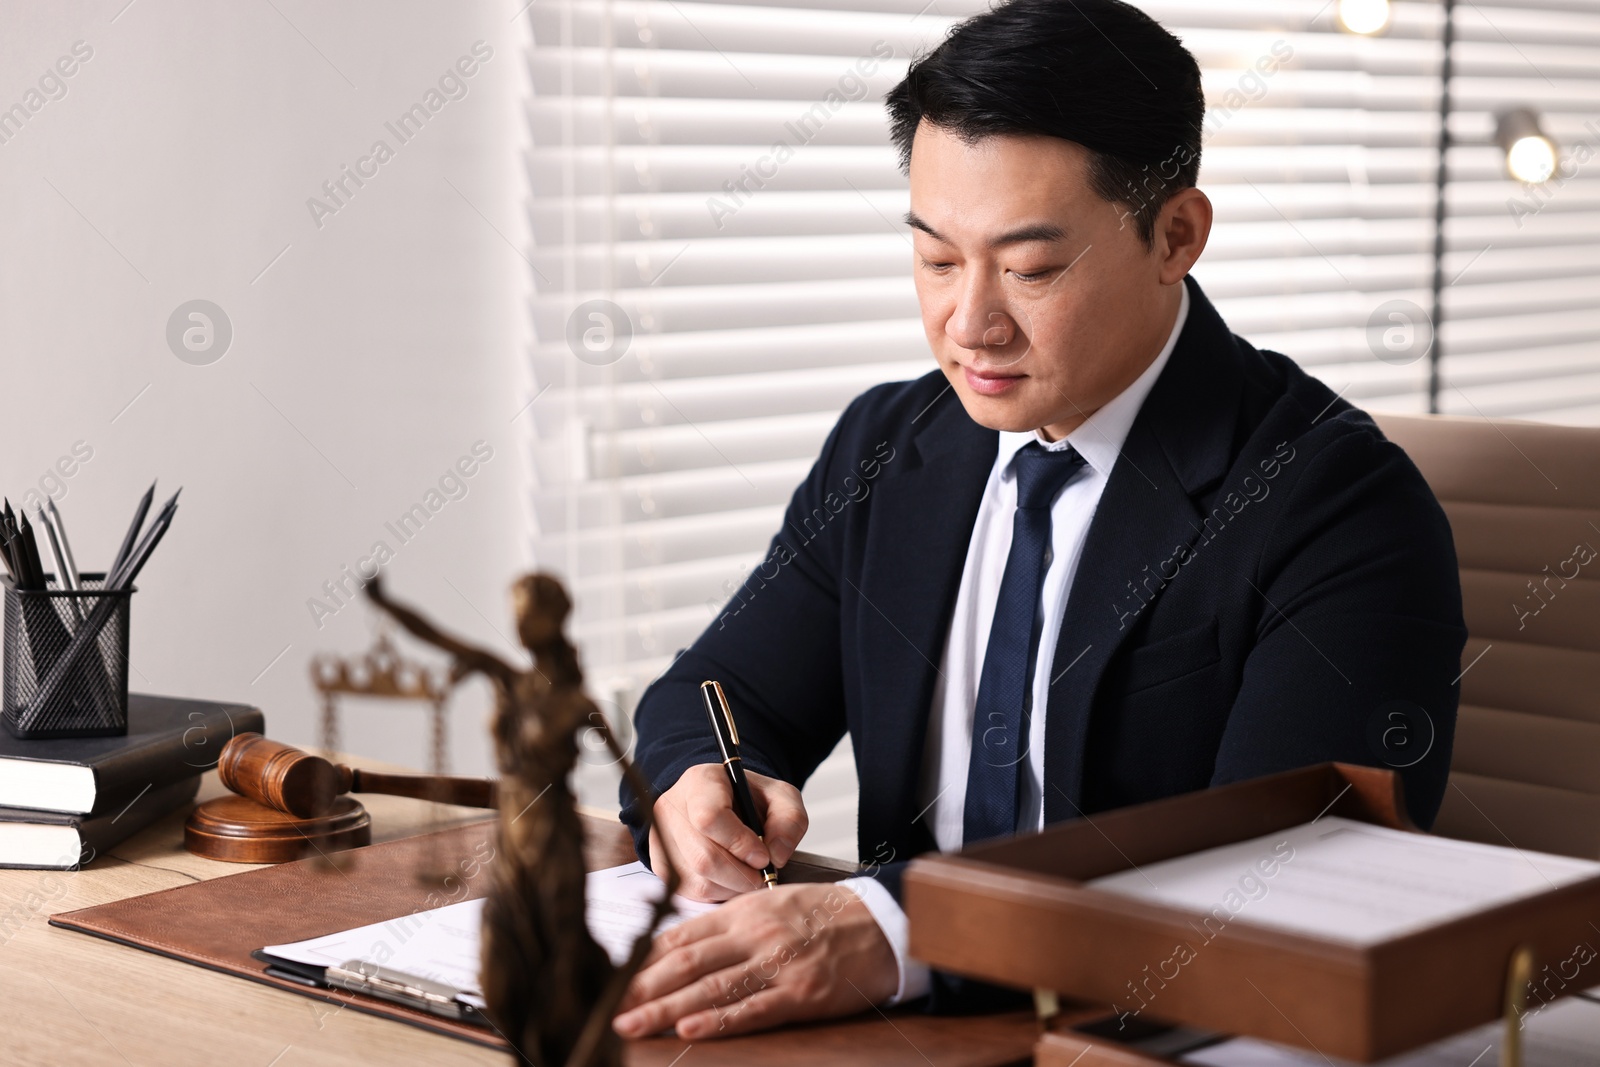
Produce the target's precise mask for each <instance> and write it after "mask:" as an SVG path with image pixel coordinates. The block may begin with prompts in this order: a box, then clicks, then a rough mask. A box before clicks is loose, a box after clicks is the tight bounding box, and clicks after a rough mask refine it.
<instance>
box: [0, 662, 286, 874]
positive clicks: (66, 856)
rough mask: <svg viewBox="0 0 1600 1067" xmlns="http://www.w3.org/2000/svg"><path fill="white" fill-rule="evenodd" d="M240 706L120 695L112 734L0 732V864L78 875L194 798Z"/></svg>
mask: <svg viewBox="0 0 1600 1067" xmlns="http://www.w3.org/2000/svg"><path fill="white" fill-rule="evenodd" d="M262 729H263V721H262V716H261V711H260V709H258V708H253V707H250V706H249V705H246V704H219V703H214V702H212V701H205V700H181V699H179V698H177V697H163V696H151V695H149V694H146V693H130V694H128V732H127V734H126V735H124V736H117V737H73V738H59V739H54V740H26V741H25V740H19V739H17V738H15V737H12V736H10V735H9V734H8V733H6V732H5V731H0V867H29V868H48V869H54V870H71V869H76V868H78V867H80V866H82V865H84V864H87V863H89V862H90V861H91V860H93V859H94V858H95V857H96V856H99V855H103V854H104V853H105V852H106V851H107V850H108V849H111V848H113V847H115V846H116V845H118V844H121V843H122V842H123V841H124V840H126V839H127V838H129V837H131V836H133V835H134V834H136V833H138V832H139V831H140V830H142V829H144V828H145V827H146V826H149V825H150V824H151V823H153V822H155V821H156V820H157V819H160V818H161V817H162V816H164V815H167V814H169V813H170V812H173V811H176V810H177V809H179V808H182V807H184V806H186V805H187V804H189V802H190V801H192V800H194V796H195V793H196V792H198V791H199V789H200V776H201V775H202V774H204V773H205V772H206V771H208V770H210V769H211V768H212V767H214V766H216V763H217V757H218V756H219V755H220V754H221V752H222V746H223V745H226V744H227V743H228V741H229V739H231V738H232V737H233V736H234V735H235V734H241V733H245V732H247V731H253V732H256V733H260V732H261V731H262Z"/></svg>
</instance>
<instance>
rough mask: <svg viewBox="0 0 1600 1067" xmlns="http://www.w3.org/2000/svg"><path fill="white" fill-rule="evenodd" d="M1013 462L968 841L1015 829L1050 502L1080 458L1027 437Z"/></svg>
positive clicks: (976, 729) (970, 768)
mask: <svg viewBox="0 0 1600 1067" xmlns="http://www.w3.org/2000/svg"><path fill="white" fill-rule="evenodd" d="M1011 462H1012V464H1013V468H1014V470H1015V471H1016V476H1017V513H1016V517H1015V518H1014V519H1013V520H1012V525H1011V551H1010V553H1009V554H1008V555H1007V556H1006V569H1005V573H1004V575H1003V576H1002V577H1001V579H1000V596H999V598H998V599H997V600H996V601H995V608H994V623H993V624H992V625H991V626H990V628H989V644H988V645H987V647H986V649H985V651H984V653H983V672H982V674H981V675H980V676H979V679H978V701H977V705H976V706H975V708H974V711H973V717H972V756H971V759H970V761H969V763H968V764H967V799H966V805H965V808H964V809H963V812H962V840H963V842H965V843H966V844H971V843H973V842H975V841H982V840H984V839H985V838H990V837H1000V836H1001V835H1004V834H1010V833H1015V832H1016V830H1017V829H1018V827H1017V818H1018V791H1019V786H1020V784H1021V764H1022V761H1023V760H1025V759H1027V756H1028V718H1029V714H1030V712H1031V710H1032V709H1031V707H1030V705H1031V703H1032V697H1033V661H1034V658H1035V656H1036V654H1037V652H1038V648H1039V630H1040V627H1041V626H1042V624H1043V621H1044V620H1043V618H1042V617H1041V614H1040V611H1039V594H1040V591H1041V590H1042V588H1043V586H1044V572H1045V570H1046V569H1047V567H1048V562H1047V555H1046V554H1047V553H1048V551H1049V549H1050V505H1051V504H1052V503H1053V502H1054V501H1055V498H1056V495H1057V494H1058V493H1060V492H1061V490H1062V488H1063V487H1064V486H1065V485H1066V484H1067V483H1068V482H1069V481H1071V480H1072V477H1073V476H1074V475H1075V474H1077V473H1078V471H1080V470H1082V469H1083V464H1084V459H1083V457H1082V456H1080V455H1079V454H1078V453H1077V451H1076V450H1075V449H1073V448H1072V446H1071V445H1068V446H1067V447H1066V448H1064V449H1062V450H1061V451H1059V452H1050V451H1047V450H1046V449H1044V448H1042V447H1040V445H1039V444H1038V442H1036V441H1030V442H1029V443H1028V444H1026V445H1024V446H1023V447H1022V448H1021V449H1020V450H1018V452H1017V454H1016V457H1015V458H1014V459H1013V460H1012V461H1011Z"/></svg>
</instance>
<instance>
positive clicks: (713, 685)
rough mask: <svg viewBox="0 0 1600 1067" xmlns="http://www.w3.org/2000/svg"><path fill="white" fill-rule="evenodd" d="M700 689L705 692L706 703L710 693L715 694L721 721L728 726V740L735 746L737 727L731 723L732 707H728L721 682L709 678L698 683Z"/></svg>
mask: <svg viewBox="0 0 1600 1067" xmlns="http://www.w3.org/2000/svg"><path fill="white" fill-rule="evenodd" d="M700 691H701V692H702V693H704V694H706V700H707V702H708V703H709V702H710V699H711V697H712V695H715V696H716V698H717V705H716V706H717V708H718V709H720V710H721V712H722V721H723V722H724V723H726V724H727V726H728V740H730V741H732V742H733V744H734V746H735V747H737V746H738V744H739V728H738V727H737V726H735V725H734V724H733V709H731V708H729V707H728V698H727V696H726V695H725V694H724V693H723V692H722V683H721V682H719V681H716V680H714V679H709V680H707V681H704V682H701V683H700Z"/></svg>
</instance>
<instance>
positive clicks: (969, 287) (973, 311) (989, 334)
mask: <svg viewBox="0 0 1600 1067" xmlns="http://www.w3.org/2000/svg"><path fill="white" fill-rule="evenodd" d="M945 333H946V334H948V335H949V337H950V339H951V340H952V341H954V342H955V343H956V344H958V345H960V346H961V347H962V348H965V349H968V350H969V351H974V352H981V351H984V350H991V351H993V352H995V353H996V354H998V352H999V350H1001V349H1003V348H1005V346H1006V345H1008V344H1010V343H1011V339H1012V338H1013V337H1015V336H1016V333H1017V325H1016V322H1015V321H1014V320H1013V319H1012V318H1011V315H1010V313H1009V312H1008V311H1007V309H1006V306H1005V301H1004V300H1002V299H1001V298H1000V293H999V291H998V286H997V285H996V284H995V282H994V279H993V278H992V277H982V276H979V275H978V273H977V272H973V273H972V274H969V275H968V276H967V278H966V279H964V284H963V285H962V288H961V291H960V292H959V293H958V294H957V295H956V307H955V311H954V312H952V313H951V315H950V320H949V323H948V325H947V326H946V327H945Z"/></svg>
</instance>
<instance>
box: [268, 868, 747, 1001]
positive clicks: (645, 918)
mask: <svg viewBox="0 0 1600 1067" xmlns="http://www.w3.org/2000/svg"><path fill="white" fill-rule="evenodd" d="M665 888H666V887H665V886H664V885H663V884H662V882H661V879H659V878H657V877H656V876H655V875H654V874H652V873H651V872H650V870H649V868H647V867H645V865H644V864H642V863H627V864H624V865H622V866H621V867H610V868H608V869H606V870H603V871H590V872H589V877H588V881H587V884H586V887H585V892H586V895H587V902H588V911H587V919H588V923H589V932H590V934H592V935H593V936H594V939H595V940H596V941H597V942H599V944H600V947H602V948H604V949H605V950H606V952H607V954H608V955H610V957H611V961H612V962H613V963H616V964H621V963H622V962H623V961H624V960H626V959H627V958H628V953H629V952H630V951H631V950H632V949H633V942H634V940H635V939H636V938H637V937H638V936H639V935H640V934H641V933H643V932H644V931H645V929H646V927H648V926H649V925H650V912H651V908H652V907H653V906H654V904H655V902H656V901H658V900H660V899H661V894H662V892H663V891H664V890H665ZM673 903H674V904H676V905H677V911H676V912H675V913H674V914H671V915H669V916H667V917H666V919H664V920H662V923H661V927H660V929H661V930H666V929H668V928H670V927H673V926H676V925H678V924H679V923H681V922H684V921H685V920H687V919H689V918H690V917H692V916H695V915H701V914H704V913H705V912H707V911H710V910H711V909H712V908H715V907H716V905H715V904H704V903H701V902H699V901H695V900H690V899H688V898H687V897H682V896H679V897H674V898H673ZM482 925H483V901H482V900H481V899H479V900H463V901H461V902H460V903H458V904H447V905H445V906H444V907H442V908H434V909H432V910H431V911H418V912H413V913H412V914H410V915H402V916H399V917H398V918H394V919H390V920H388V921H386V922H381V923H372V924H371V925H369V926H358V927H356V928H355V929H354V930H340V931H337V932H335V933H331V934H324V935H323V936H321V937H313V938H310V939H309V940H306V941H296V942H294V943H293V944H289V945H268V946H267V947H266V948H265V949H263V951H264V952H266V953H268V954H269V955H272V956H277V957H278V958H280V959H285V960H292V961H294V962H296V963H305V964H310V965H313V966H317V967H328V966H337V965H339V964H342V963H344V962H345V961H347V960H363V961H365V962H367V963H375V964H377V965H378V966H380V967H388V968H390V969H391V970H396V971H401V972H404V973H405V974H409V975H414V976H416V977H418V978H429V979H432V980H433V981H435V982H443V983H444V984H445V985H448V986H451V987H453V988H455V989H457V990H459V991H460V992H461V999H462V1000H464V1001H466V1002H467V1003H469V1004H472V1005H474V1006H476V1007H479V1008H481V1007H483V1006H484V1004H483V987H482V986H481V985H480V984H479V982H478V966H479V948H478V946H479V943H480V931H481V929H482ZM658 932H659V931H658Z"/></svg>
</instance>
